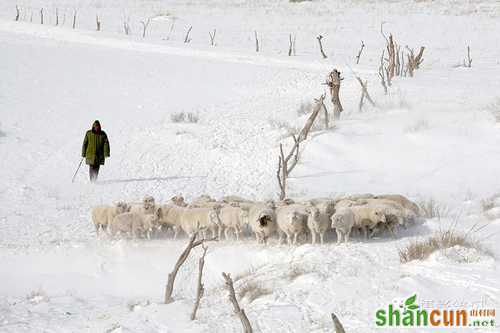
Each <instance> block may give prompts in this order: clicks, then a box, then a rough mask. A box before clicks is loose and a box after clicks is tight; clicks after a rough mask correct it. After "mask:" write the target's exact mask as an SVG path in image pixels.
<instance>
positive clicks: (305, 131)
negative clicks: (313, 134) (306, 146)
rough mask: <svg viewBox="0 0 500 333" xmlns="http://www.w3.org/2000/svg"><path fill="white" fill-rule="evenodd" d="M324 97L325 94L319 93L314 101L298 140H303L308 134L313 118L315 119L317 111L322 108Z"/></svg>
mask: <svg viewBox="0 0 500 333" xmlns="http://www.w3.org/2000/svg"><path fill="white" fill-rule="evenodd" d="M324 99H325V95H321V97H320V98H319V99H318V100H317V101H316V104H315V105H314V109H313V111H312V112H311V115H310V116H309V118H308V119H307V121H306V123H305V125H304V127H303V128H302V130H301V131H300V134H299V139H298V140H299V141H304V140H306V139H307V135H308V134H309V131H310V130H311V128H312V126H313V123H314V120H315V119H316V117H317V116H318V114H319V112H320V111H321V109H322V106H323V100H324Z"/></svg>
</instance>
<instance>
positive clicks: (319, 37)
mask: <svg viewBox="0 0 500 333" xmlns="http://www.w3.org/2000/svg"><path fill="white" fill-rule="evenodd" d="M316 39H317V40H318V43H319V51H320V52H321V55H322V56H323V59H326V58H328V57H327V56H326V54H325V51H323V43H321V40H322V39H323V36H321V35H319V36H318V37H316Z"/></svg>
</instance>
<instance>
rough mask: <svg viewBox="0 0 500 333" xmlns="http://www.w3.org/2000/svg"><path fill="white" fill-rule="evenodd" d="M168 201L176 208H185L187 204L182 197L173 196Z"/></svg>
mask: <svg viewBox="0 0 500 333" xmlns="http://www.w3.org/2000/svg"><path fill="white" fill-rule="evenodd" d="M170 201H172V202H173V203H174V205H176V206H180V207H186V206H187V203H186V202H185V201H184V197H183V196H182V195H176V196H173V197H172V198H171V199H170Z"/></svg>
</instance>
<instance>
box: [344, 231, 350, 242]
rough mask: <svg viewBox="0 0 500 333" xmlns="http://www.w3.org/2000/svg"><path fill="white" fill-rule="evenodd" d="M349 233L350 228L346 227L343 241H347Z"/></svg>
mask: <svg viewBox="0 0 500 333" xmlns="http://www.w3.org/2000/svg"><path fill="white" fill-rule="evenodd" d="M350 234H351V229H348V230H347V231H346V233H345V234H344V242H345V243H347V242H349V235H350Z"/></svg>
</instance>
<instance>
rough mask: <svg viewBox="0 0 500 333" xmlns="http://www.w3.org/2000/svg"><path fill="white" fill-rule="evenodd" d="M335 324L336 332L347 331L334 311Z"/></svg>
mask: <svg viewBox="0 0 500 333" xmlns="http://www.w3.org/2000/svg"><path fill="white" fill-rule="evenodd" d="M332 320H333V326H334V327H335V333H345V330H344V326H342V323H341V322H340V320H339V318H338V317H337V316H336V315H335V313H333V312H332Z"/></svg>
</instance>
